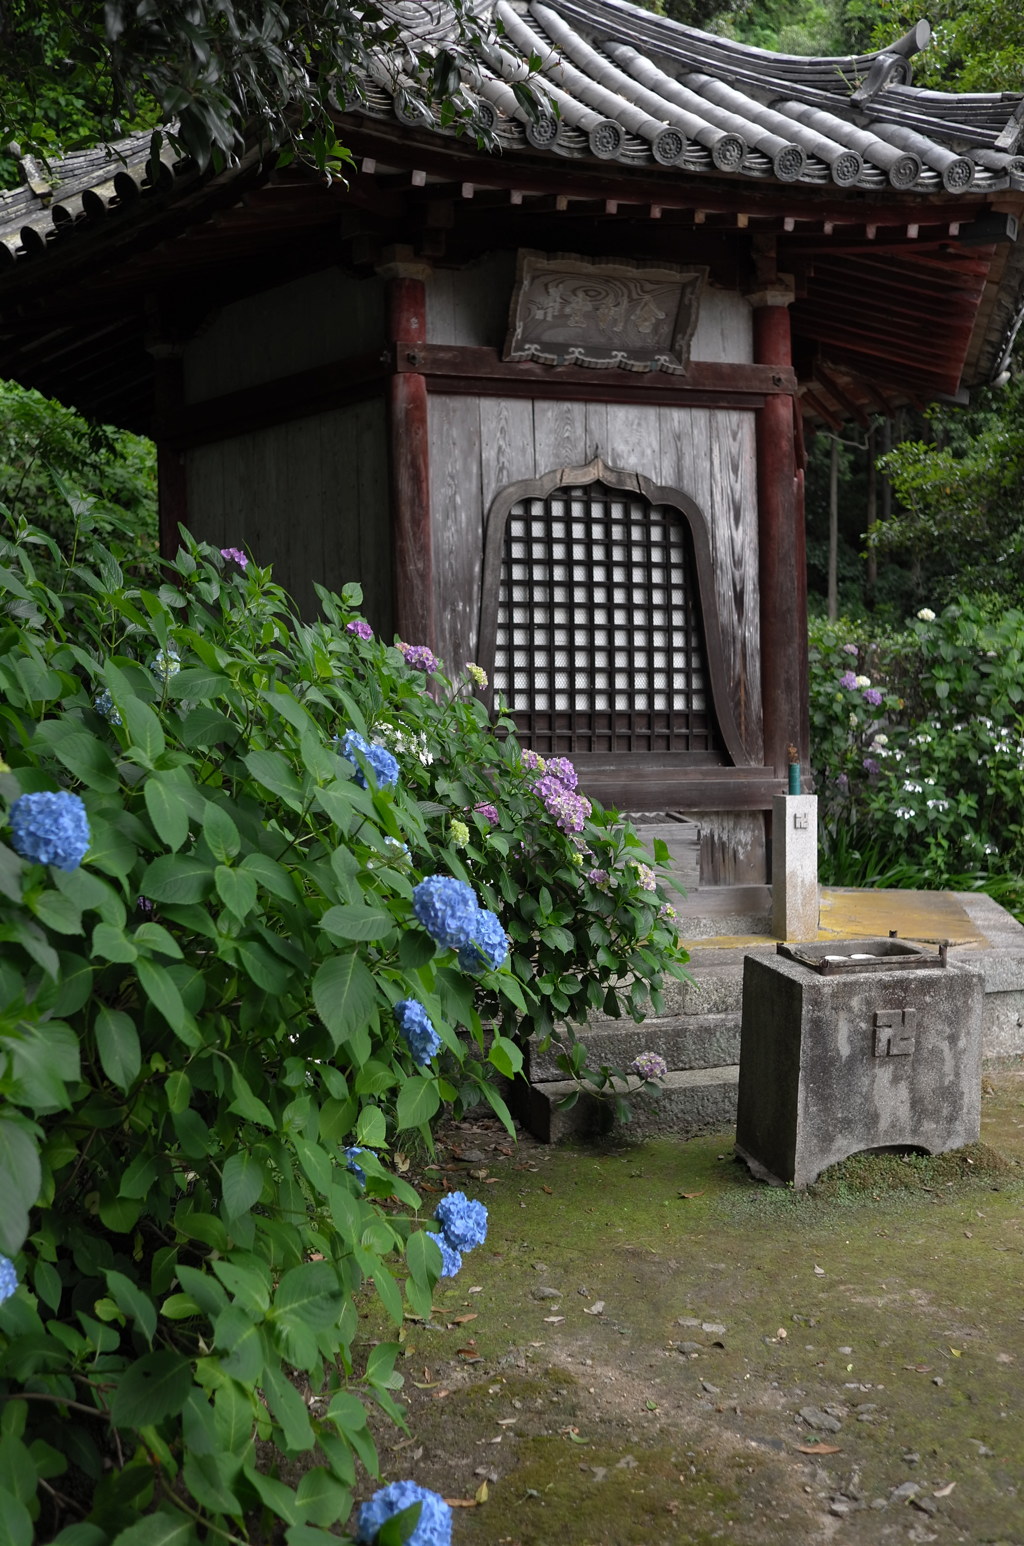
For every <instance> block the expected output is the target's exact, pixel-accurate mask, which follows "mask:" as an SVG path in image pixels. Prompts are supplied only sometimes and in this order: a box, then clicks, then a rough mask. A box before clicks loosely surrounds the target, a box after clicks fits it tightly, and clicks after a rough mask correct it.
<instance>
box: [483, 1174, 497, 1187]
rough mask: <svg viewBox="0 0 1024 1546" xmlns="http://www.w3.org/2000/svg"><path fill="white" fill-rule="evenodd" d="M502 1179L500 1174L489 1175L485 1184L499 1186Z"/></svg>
mask: <svg viewBox="0 0 1024 1546" xmlns="http://www.w3.org/2000/svg"><path fill="white" fill-rule="evenodd" d="M500 1180H501V1177H500V1176H488V1177H487V1180H486V1181H485V1182H484V1186H497V1184H498V1182H499V1181H500Z"/></svg>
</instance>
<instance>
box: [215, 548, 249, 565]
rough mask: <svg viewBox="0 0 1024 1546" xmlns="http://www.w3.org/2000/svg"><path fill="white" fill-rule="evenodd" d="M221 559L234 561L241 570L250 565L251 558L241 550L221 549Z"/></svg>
mask: <svg viewBox="0 0 1024 1546" xmlns="http://www.w3.org/2000/svg"><path fill="white" fill-rule="evenodd" d="M220 556H221V558H227V559H233V560H234V562H235V563H236V564H237V565H238V567H239V569H245V568H247V566H248V563H249V556H248V554H247V553H243V552H242V549H241V548H221V550H220Z"/></svg>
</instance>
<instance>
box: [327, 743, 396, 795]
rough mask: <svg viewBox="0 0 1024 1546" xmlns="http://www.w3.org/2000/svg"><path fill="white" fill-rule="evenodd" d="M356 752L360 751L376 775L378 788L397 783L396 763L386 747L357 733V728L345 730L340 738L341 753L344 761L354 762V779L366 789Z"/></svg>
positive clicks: (388, 786)
mask: <svg viewBox="0 0 1024 1546" xmlns="http://www.w3.org/2000/svg"><path fill="white" fill-rule="evenodd" d="M356 752H361V753H362V755H363V757H364V758H365V759H366V761H367V762H368V763H369V764H370V767H371V768H372V769H373V771H374V774H375V776H376V779H377V787H378V788H379V789H389V788H391V786H392V785H393V784H397V783H398V763H397V761H396V759H395V758H394V757H393V756H392V755H391V753H390V752H389V751H388V749H387V747H386V746H378V745H377V743H376V742H371V741H367V740H366V738H365V736H361V735H360V734H359V732H358V730H346V731H345V734H344V735H343V736H342V738H341V755H342V756H343V757H344V758H345V760H346V762H351V763H355V764H356V765H355V781H356V783H357V784H359V785H360V786H361V787H362V788H363V789H367V788H368V787H369V785H368V784H367V781H366V774H365V773H364V772H363V770H362V768H361V767H359V765H358V763H356V759H355V753H356Z"/></svg>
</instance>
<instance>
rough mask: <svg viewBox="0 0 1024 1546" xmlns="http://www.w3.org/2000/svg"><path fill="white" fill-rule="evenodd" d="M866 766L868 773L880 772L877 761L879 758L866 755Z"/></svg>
mask: <svg viewBox="0 0 1024 1546" xmlns="http://www.w3.org/2000/svg"><path fill="white" fill-rule="evenodd" d="M864 767H865V769H866V771H867V772H868V773H877V772H878V761H877V759H876V758H874V757H865V758H864Z"/></svg>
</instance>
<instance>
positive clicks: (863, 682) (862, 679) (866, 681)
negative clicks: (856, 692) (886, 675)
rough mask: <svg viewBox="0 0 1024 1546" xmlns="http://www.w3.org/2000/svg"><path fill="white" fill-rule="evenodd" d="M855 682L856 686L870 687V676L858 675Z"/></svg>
mask: <svg viewBox="0 0 1024 1546" xmlns="http://www.w3.org/2000/svg"><path fill="white" fill-rule="evenodd" d="M856 682H857V686H858V687H870V686H871V678H870V677H869V676H858V677H857V678H856Z"/></svg>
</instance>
